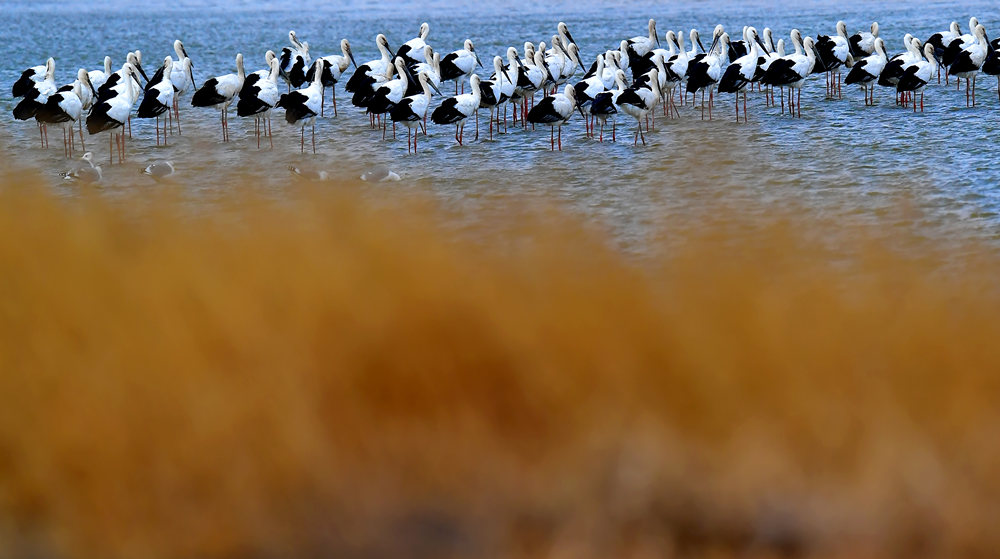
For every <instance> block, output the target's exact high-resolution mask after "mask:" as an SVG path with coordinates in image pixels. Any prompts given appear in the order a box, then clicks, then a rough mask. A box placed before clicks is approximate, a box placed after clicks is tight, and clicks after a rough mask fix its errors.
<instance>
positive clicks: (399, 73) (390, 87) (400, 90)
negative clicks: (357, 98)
mask: <svg viewBox="0 0 1000 559" xmlns="http://www.w3.org/2000/svg"><path fill="white" fill-rule="evenodd" d="M394 67H395V68H396V78H395V79H392V80H389V81H387V82H385V83H383V84H381V85H380V86H378V87H377V88H376V89H375V93H373V94H372V96H371V99H369V101H368V104H367V112H368V114H370V115H376V116H378V115H384V114H386V113H388V112H389V111H390V110H392V108H393V107H394V106H395V105H396V103H399V102H400V101H402V100H403V97H405V96H406V89H407V86H408V85H409V81H410V77H409V74H410V71H409V70H408V69H407V67H406V62H405V61H404V60H403V59H402V58H400V57H397V58H396V62H395V63H394ZM384 124H385V123H384V122H383V127H382V139H383V140H384V139H385V132H386V129H385V125H384ZM392 135H393V138H395V137H396V126H395V123H394V124H393V128H392Z"/></svg>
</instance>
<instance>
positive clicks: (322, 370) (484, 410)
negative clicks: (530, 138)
mask: <svg viewBox="0 0 1000 559" xmlns="http://www.w3.org/2000/svg"><path fill="white" fill-rule="evenodd" d="M213 204H215V206H214V208H213V211H211V212H204V213H203V214H200V213H198V212H191V211H190V207H187V206H185V205H184V204H183V203H181V202H179V201H177V200H171V199H169V198H167V199H164V197H161V196H152V195H149V194H141V193H139V194H135V195H130V196H126V197H125V199H117V200H113V201H109V200H108V199H106V198H103V197H94V198H90V197H86V196H85V197H83V198H82V199H77V200H73V201H69V202H66V201H60V200H56V199H54V198H53V197H52V196H50V195H46V194H41V193H40V190H39V189H38V188H34V187H31V186H30V185H29V186H19V187H17V188H15V187H13V186H12V185H9V184H8V185H7V186H6V187H4V188H2V189H0V238H2V239H3V241H0V294H2V295H0V397H2V405H0V557H2V558H6V557H28V556H32V557H53V558H64V557H65V558H72V559H76V558H80V559H89V558H135V557H144V558H149V559H156V558H161V557H162V558H177V557H205V558H230V557H233V558H235V557H319V556H322V557H419V558H423V557H427V558H447V557H496V558H507V557H510V558H535V557H547V558H548V557H559V558H562V557H583V558H588V557H637V558H638V557H694V556H698V557H703V556H705V557H915V556H921V557H937V556H940V557H957V556H970V557H971V556H979V557H987V556H990V555H991V554H992V553H993V552H995V550H997V549H1000V532H997V531H996V529H995V528H996V526H998V525H1000V506H998V505H997V503H998V502H1000V501H998V497H1000V477H998V476H997V475H996V472H997V471H998V467H1000V445H997V444H996V437H997V433H998V432H1000V406H998V402H1000V398H998V396H1000V376H998V375H1000V344H998V343H997V342H996V340H998V339H1000V322H998V319H997V316H998V315H1000V293H998V292H997V289H996V279H995V278H997V277H1000V275H998V273H997V272H998V271H1000V261H997V260H996V259H995V258H993V257H992V256H990V254H991V253H989V252H984V251H981V250H980V249H979V248H977V247H975V246H961V247H957V248H956V246H955V245H954V244H951V245H945V244H942V243H935V242H931V241H921V240H916V239H899V238H893V240H892V243H891V244H887V243H885V242H883V241H881V240H880V241H878V242H874V241H872V240H871V237H870V236H869V235H868V234H867V233H866V232H865V231H861V230H858V229H854V228H844V227H840V226H836V224H825V225H824V224H822V223H818V224H817V223H809V224H807V223H804V222H800V221H797V220H795V219H789V220H785V221H774V222H769V223H766V224H761V223H759V222H755V223H746V222H744V221H743V220H741V219H740V218H738V217H735V215H737V214H735V213H734V212H728V213H722V214H721V217H718V218H717V219H715V220H713V221H711V222H709V223H707V224H706V225H704V226H694V225H690V224H688V225H685V226H684V227H683V228H681V230H671V231H668V235H667V236H668V237H669V238H671V239H679V238H683V242H675V243H671V244H670V245H669V249H668V250H663V251H658V250H656V249H655V248H654V250H652V251H651V252H650V253H649V254H647V255H646V256H644V257H642V258H634V257H628V256H623V255H622V254H621V253H619V252H618V251H616V250H613V249H611V248H608V245H607V243H606V242H605V241H604V240H603V239H604V238H603V236H602V235H601V234H600V233H598V232H595V231H593V230H592V229H589V228H587V227H583V226H581V225H580V224H579V223H577V222H576V221H575V220H573V219H571V218H565V217H563V218H559V217H553V216H552V215H549V214H546V215H539V216H537V218H534V219H532V218H530V217H529V218H527V219H525V220H522V221H521V222H520V223H521V225H518V226H516V227H512V226H509V225H506V224H503V223H492V224H490V225H489V226H487V227H485V228H484V231H483V232H481V234H478V235H477V234H468V235H466V234H463V235H460V236H458V238H456V236H455V235H454V234H452V233H450V232H448V231H451V229H449V228H448V227H446V226H443V225H442V221H443V220H444V218H442V215H441V213H440V212H438V211H436V210H434V209H432V208H431V207H430V205H428V204H426V203H423V202H419V201H413V200H402V201H398V202H394V203H385V202H384V201H373V200H366V199H364V198H362V197H358V196H354V195H350V194H344V193H342V192H341V193H339V194H331V193H330V192H325V191H320V190H313V189H309V188H306V189H304V190H303V191H300V192H297V193H295V195H293V196H291V197H290V200H285V201H282V202H268V201H262V200H256V201H247V200H246V199H245V198H242V197H239V196H236V195H234V196H232V197H231V198H229V197H224V199H223V200H217V201H215V202H213ZM522 217H524V216H522ZM804 230H807V231H808V233H809V234H808V235H803V234H802V231H804ZM809 239H821V240H818V241H817V240H809ZM956 254H959V255H958V256H956ZM976 255H982V256H976Z"/></svg>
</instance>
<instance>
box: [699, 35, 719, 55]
mask: <svg viewBox="0 0 1000 559" xmlns="http://www.w3.org/2000/svg"><path fill="white" fill-rule="evenodd" d="M698 39H699V40H700V39H701V37H698ZM718 44H719V38H718V37H716V38H715V39H714V40H712V46H711V47H710V48H709V49H708V50H707V51H705V52H706V53H713V52H715V47H716V46H717V45H718ZM702 48H704V47H702Z"/></svg>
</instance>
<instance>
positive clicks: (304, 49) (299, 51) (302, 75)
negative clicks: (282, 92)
mask: <svg viewBox="0 0 1000 559" xmlns="http://www.w3.org/2000/svg"><path fill="white" fill-rule="evenodd" d="M288 42H290V43H291V46H288V47H284V48H282V49H281V56H280V57H279V58H278V60H279V61H280V63H281V77H282V78H284V80H285V82H287V83H288V88H289V91H290V90H291V88H292V87H302V84H304V83H305V82H306V70H307V69H308V68H309V66H310V64H312V58H311V57H310V56H309V43H308V42H303V41H300V40H299V38H298V36H297V35H296V34H295V31H294V30H292V31H289V32H288Z"/></svg>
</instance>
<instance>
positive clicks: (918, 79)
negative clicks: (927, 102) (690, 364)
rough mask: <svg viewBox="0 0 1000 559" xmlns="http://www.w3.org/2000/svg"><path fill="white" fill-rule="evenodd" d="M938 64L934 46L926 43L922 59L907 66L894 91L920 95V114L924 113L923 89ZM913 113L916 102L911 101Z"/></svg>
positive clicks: (915, 109) (915, 110) (915, 108)
mask: <svg viewBox="0 0 1000 559" xmlns="http://www.w3.org/2000/svg"><path fill="white" fill-rule="evenodd" d="M937 67H938V62H937V54H935V47H934V45H932V44H930V43H927V44H925V45H924V59H922V60H920V61H918V62H917V63H916V64H913V65H911V66H909V67H908V68H907V69H906V71H904V72H903V75H902V77H900V78H899V83H898V84H897V85H896V90H897V91H899V92H900V93H903V92H908V91H909V92H914V93H916V92H919V93H920V112H924V87H925V86H926V85H927V84H928V83H930V80H931V78H932V77H933V76H934V73H935V72H937ZM913 112H917V100H916V98H914V100H913Z"/></svg>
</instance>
